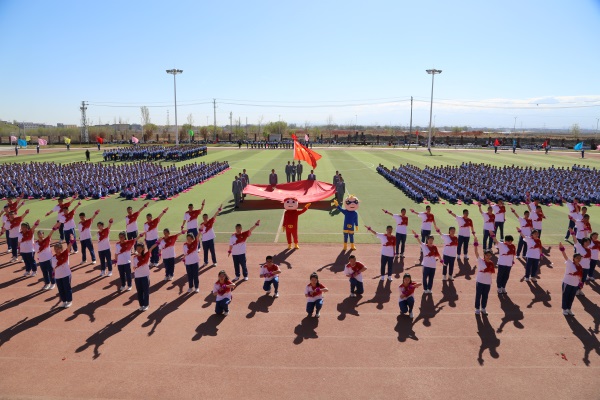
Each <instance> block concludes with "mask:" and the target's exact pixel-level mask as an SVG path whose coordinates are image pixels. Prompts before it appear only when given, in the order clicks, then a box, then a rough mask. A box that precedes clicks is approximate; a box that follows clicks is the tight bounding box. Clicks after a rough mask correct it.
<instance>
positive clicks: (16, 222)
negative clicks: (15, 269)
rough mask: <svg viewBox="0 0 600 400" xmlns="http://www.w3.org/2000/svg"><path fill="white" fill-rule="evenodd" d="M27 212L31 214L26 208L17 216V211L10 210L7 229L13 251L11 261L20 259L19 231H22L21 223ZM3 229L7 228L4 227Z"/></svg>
mask: <svg viewBox="0 0 600 400" xmlns="http://www.w3.org/2000/svg"><path fill="white" fill-rule="evenodd" d="M27 214H29V210H25V212H24V213H23V215H21V216H17V213H16V212H15V211H9V214H8V223H7V231H8V240H9V243H10V249H11V251H12V259H11V260H10V261H11V262H16V261H17V260H18V257H17V254H18V253H17V252H18V250H19V233H20V231H21V223H22V222H23V219H25V217H26V216H27ZM2 229H5V228H4V227H3V228H2Z"/></svg>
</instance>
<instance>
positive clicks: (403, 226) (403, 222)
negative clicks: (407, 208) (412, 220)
mask: <svg viewBox="0 0 600 400" xmlns="http://www.w3.org/2000/svg"><path fill="white" fill-rule="evenodd" d="M392 217H394V219H395V220H396V233H401V234H403V235H406V234H407V228H408V217H407V216H406V215H405V216H402V215H400V214H392Z"/></svg>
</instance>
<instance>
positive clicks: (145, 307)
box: [142, 306, 150, 311]
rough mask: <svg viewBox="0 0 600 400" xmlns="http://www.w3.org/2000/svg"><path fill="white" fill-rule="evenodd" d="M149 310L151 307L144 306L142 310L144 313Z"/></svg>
mask: <svg viewBox="0 0 600 400" xmlns="http://www.w3.org/2000/svg"><path fill="white" fill-rule="evenodd" d="M149 308H150V306H144V307H143V308H142V311H148V309H149Z"/></svg>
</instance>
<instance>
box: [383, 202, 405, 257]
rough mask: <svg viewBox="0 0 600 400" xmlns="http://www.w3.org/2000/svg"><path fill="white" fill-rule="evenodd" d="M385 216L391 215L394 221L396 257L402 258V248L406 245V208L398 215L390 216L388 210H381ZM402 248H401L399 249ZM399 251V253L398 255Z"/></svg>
mask: <svg viewBox="0 0 600 400" xmlns="http://www.w3.org/2000/svg"><path fill="white" fill-rule="evenodd" d="M381 211H383V212H384V213H385V214H388V215H391V216H392V217H393V218H394V220H396V253H395V255H396V256H398V255H399V256H400V258H404V247H405V245H406V235H407V233H408V231H407V230H408V216H407V215H406V208H403V209H402V210H400V214H392V213H391V212H389V211H388V210H381ZM400 246H402V247H400ZM398 250H400V253H398Z"/></svg>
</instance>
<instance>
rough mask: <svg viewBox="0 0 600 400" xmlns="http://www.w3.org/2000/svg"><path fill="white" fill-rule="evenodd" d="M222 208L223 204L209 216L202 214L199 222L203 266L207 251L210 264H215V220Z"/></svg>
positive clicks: (206, 258) (206, 263)
mask: <svg viewBox="0 0 600 400" xmlns="http://www.w3.org/2000/svg"><path fill="white" fill-rule="evenodd" d="M222 209H223V204H221V205H219V208H218V209H217V212H216V213H215V215H213V216H212V217H211V218H208V214H202V223H201V224H200V227H199V231H200V235H202V248H203V249H204V264H203V265H202V266H203V267H206V266H207V265H208V252H209V251H210V256H211V259H212V265H214V266H215V267H216V266H217V256H216V254H215V237H216V235H215V231H214V226H215V221H216V220H217V216H218V215H219V213H220V212H221V210H222Z"/></svg>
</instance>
